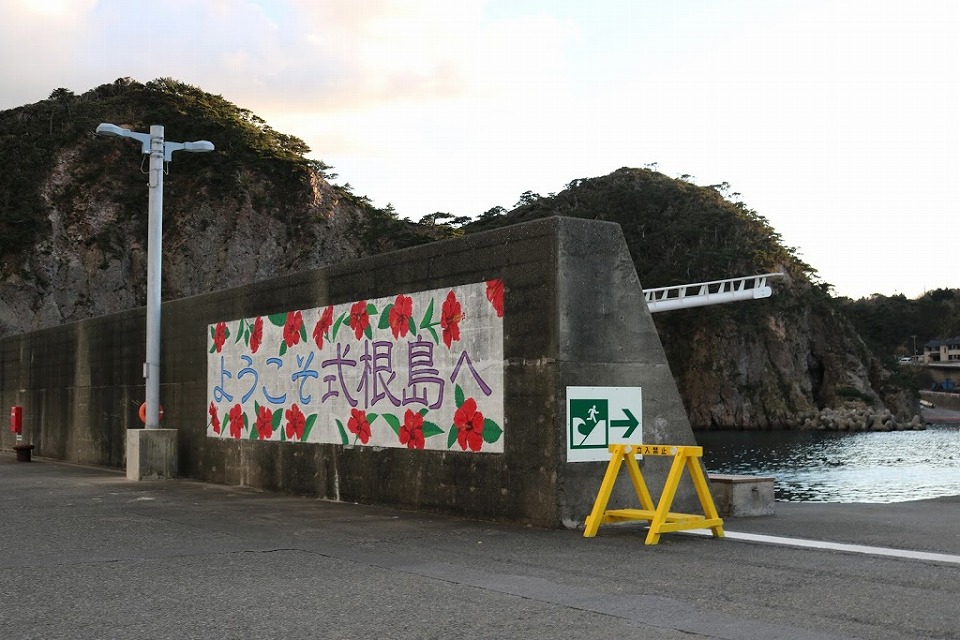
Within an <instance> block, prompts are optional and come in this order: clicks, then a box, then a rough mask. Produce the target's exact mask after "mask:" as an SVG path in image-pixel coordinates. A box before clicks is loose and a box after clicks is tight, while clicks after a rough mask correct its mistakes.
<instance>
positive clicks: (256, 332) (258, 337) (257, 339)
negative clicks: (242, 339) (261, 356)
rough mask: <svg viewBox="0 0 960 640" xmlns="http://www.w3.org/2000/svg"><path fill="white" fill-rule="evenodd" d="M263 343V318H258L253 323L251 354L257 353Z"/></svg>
mask: <svg viewBox="0 0 960 640" xmlns="http://www.w3.org/2000/svg"><path fill="white" fill-rule="evenodd" d="M262 343H263V318H261V317H260V316H257V319H256V320H254V321H253V330H252V331H251V332H250V353H256V352H257V350H258V349H260V345H261V344H262Z"/></svg>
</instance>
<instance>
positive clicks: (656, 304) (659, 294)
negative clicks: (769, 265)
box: [643, 273, 783, 313]
mask: <svg viewBox="0 0 960 640" xmlns="http://www.w3.org/2000/svg"><path fill="white" fill-rule="evenodd" d="M781 276H783V274H782V273H765V274H762V275H758V276H743V277H741V278H727V279H726V280H712V281H710V282H697V283H694V284H680V285H675V286H672V287H658V288H656V289H644V290H643V295H644V297H645V298H646V300H647V308H649V309H650V313H659V312H661V311H672V310H674V309H689V308H692V307H705V306H708V305H713V304H724V303H727V302H738V301H740V300H759V299H760V298H769V297H770V296H771V295H773V289H771V288H770V286H769V285H768V284H767V278H779V277H781Z"/></svg>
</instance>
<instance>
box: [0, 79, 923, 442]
mask: <svg viewBox="0 0 960 640" xmlns="http://www.w3.org/2000/svg"><path fill="white" fill-rule="evenodd" d="M100 122H112V123H115V124H118V125H120V126H124V127H127V128H130V129H132V130H136V131H147V130H148V129H149V126H150V125H151V124H156V123H163V124H164V125H165V127H166V135H167V136H168V137H169V138H170V139H173V140H177V141H187V140H195V139H211V140H215V141H216V145H217V152H216V153H212V154H187V153H181V154H177V155H175V156H174V161H173V162H172V163H171V164H170V165H169V167H168V169H169V174H168V176H167V177H166V179H165V188H164V206H163V209H164V240H163V246H164V259H163V285H162V286H163V297H164V298H165V299H172V298H179V297H185V296H190V295H194V294H197V293H202V292H206V291H212V290H217V289H223V288H229V287H235V286H239V285H243V284H246V283H249V282H252V281H256V280H261V279H266V278H270V277H273V276H277V275H282V274H285V273H289V272H293V271H298V270H303V269H310V268H314V267H318V266H322V265H325V264H331V263H335V262H338V261H341V260H347V259H352V258H356V257H360V256H364V255H370V254H373V253H377V252H382V251H387V250H391V249H395V248H399V247H403V246H409V245H412V244H418V243H422V242H427V241H430V240H432V239H436V238H438V237H444V236H447V235H450V234H453V233H464V232H466V233H470V232H474V231H479V230H483V229H486V228H492V227H497V226H503V225H506V224H513V223H516V222H520V221H523V220H527V219H532V218H537V217H543V216H548V215H571V216H579V217H587V218H596V219H603V220H612V221H615V222H618V223H620V225H621V226H622V228H623V230H624V234H625V236H626V239H627V243H628V245H629V247H630V250H631V252H632V255H633V258H634V262H635V264H636V266H637V272H638V274H639V276H640V280H641V282H642V283H643V285H644V287H646V288H650V287H657V286H666V285H670V284H680V283H688V282H697V281H706V280H715V279H720V278H725V277H731V276H738V275H751V274H755V273H767V272H772V271H778V272H781V273H783V274H784V278H782V279H780V280H779V281H778V283H777V284H775V288H776V293H775V295H774V297H773V298H772V299H768V300H762V301H752V302H747V303H737V304H733V305H728V306H725V307H712V308H705V309H700V310H687V311H675V312H668V313H664V314H658V315H657V316H655V320H656V323H657V326H658V329H659V331H660V334H661V338H662V341H663V343H664V346H665V348H666V350H667V354H668V357H669V359H670V363H671V367H672V369H673V372H674V375H675V377H676V378H677V382H678V385H679V388H680V391H681V395H682V396H683V398H684V401H685V402H686V405H687V409H688V412H689V415H690V419H691V422H692V423H693V424H694V425H696V426H700V427H712V428H774V427H780V426H807V427H818V426H822V427H827V428H868V427H869V428H878V427H881V426H884V425H886V426H887V427H889V426H891V425H892V424H894V422H895V421H893V420H892V419H891V418H889V416H888V413H885V412H889V411H890V410H892V411H893V413H894V414H896V415H897V418H898V420H899V421H900V422H901V423H906V422H907V421H908V420H909V419H910V417H911V416H912V411H911V405H910V402H909V400H908V399H907V398H905V397H904V396H903V395H902V394H901V393H900V392H899V390H898V389H896V388H895V387H893V386H892V385H890V383H889V374H888V373H887V372H885V371H884V370H883V368H882V367H880V366H879V364H878V363H877V361H876V360H875V359H873V357H872V356H871V354H870V353H869V351H868V350H867V349H866V347H865V346H864V344H863V342H862V341H861V340H860V339H859V337H858V336H857V334H856V332H855V331H854V330H853V329H852V327H851V325H850V324H849V322H847V321H846V319H845V317H844V316H843V314H842V313H841V312H839V311H838V307H837V305H836V304H835V303H834V301H833V300H832V299H831V298H830V297H829V295H828V294H827V292H826V287H825V286H823V285H817V284H815V283H814V282H812V281H811V274H812V273H813V270H812V269H811V268H810V267H809V266H808V265H806V264H804V263H803V262H802V261H800V260H798V259H797V258H796V256H795V255H794V253H793V252H792V251H791V250H790V249H789V248H785V247H784V246H783V245H782V244H781V243H780V239H779V236H778V235H777V234H776V232H775V231H774V230H773V229H772V228H771V227H770V226H769V225H768V224H767V222H766V220H764V219H763V218H762V217H761V216H759V215H757V214H756V213H755V212H753V211H751V210H749V209H748V208H747V207H746V206H745V205H743V204H742V203H739V202H735V201H734V200H735V198H733V197H731V196H729V195H728V194H727V193H726V186H725V185H714V186H713V187H699V186H696V185H693V184H690V183H689V182H686V181H684V180H675V179H671V178H668V177H667V176H664V175H662V174H660V173H657V172H655V171H651V170H649V169H621V170H619V171H617V172H615V173H613V174H611V175H609V176H604V177H601V178H592V179H582V180H574V181H573V182H571V183H570V185H568V188H567V189H565V190H564V191H563V192H561V193H560V194H557V195H556V196H552V197H549V198H541V197H539V196H537V195H536V194H525V204H523V205H522V206H520V207H518V208H517V209H515V210H513V211H510V212H504V211H498V210H491V211H490V212H488V214H485V215H484V216H482V217H481V219H480V220H477V221H475V222H473V223H471V224H468V225H466V226H465V227H463V228H462V229H454V228H453V226H455V225H450V224H435V223H436V220H433V221H432V222H433V224H415V223H411V222H409V221H406V220H398V219H397V218H396V216H395V215H394V214H393V213H392V211H390V210H389V208H388V209H387V210H381V209H377V208H375V207H373V206H371V204H370V202H369V200H367V199H366V198H364V197H358V196H355V195H354V194H352V193H351V191H350V189H349V188H347V187H338V186H334V185H332V184H331V183H330V182H329V180H328V178H330V176H329V174H328V171H327V170H328V169H329V167H326V166H325V165H324V164H323V163H321V162H316V161H311V160H307V159H305V155H304V154H305V153H307V152H308V151H309V150H308V149H307V148H306V145H304V144H303V142H302V141H300V140H299V139H297V138H294V137H292V136H288V135H284V134H281V133H279V132H276V131H274V130H273V129H271V128H270V127H269V126H268V125H267V124H266V123H265V122H264V121H262V120H261V119H259V118H257V117H256V116H255V115H254V114H252V113H250V112H249V111H247V110H245V109H242V108H239V107H237V106H235V105H233V104H231V103H229V102H227V101H226V100H224V99H223V98H221V97H220V96H215V95H211V94H208V93H205V92H203V91H202V90H200V89H198V88H195V87H191V86H189V85H184V84H182V83H179V82H176V81H173V80H169V79H162V80H155V81H152V82H148V83H146V84H141V83H138V82H135V81H132V80H129V79H120V80H117V81H116V82H114V83H111V84H107V85H102V86H100V87H97V88H96V89H93V90H91V91H88V92H86V93H84V94H82V95H75V94H73V93H72V92H70V91H68V90H66V89H58V90H56V91H54V92H53V94H52V95H51V97H50V98H49V99H48V100H44V101H41V102H39V103H36V104H33V105H27V106H24V107H20V108H18V109H13V110H9V111H4V112H0V166H2V167H3V168H4V171H3V172H0V258H2V271H0V335H4V334H10V333H16V332H22V331H28V330H32V329H37V328H41V327H46V326H51V325H56V324H59V323H63V322H70V321H74V320H79V319H82V318H86V317H92V316H98V315H102V314H107V313H111V312H115V311H119V310H122V309H128V308H132V307H137V306H142V305H143V304H145V288H146V275H145V274H146V212H147V189H146V176H145V175H143V174H142V170H143V168H144V162H145V157H144V156H143V155H142V153H141V150H140V147H139V145H137V144H136V143H134V142H132V141H130V140H123V139H116V138H112V139H110V138H108V139H103V138H98V137H96V136H94V135H93V131H94V129H95V128H96V126H97V124H99V123H100ZM837 410H839V411H841V414H840V416H839V418H836V419H834V417H835V413H833V412H835V411H837Z"/></svg>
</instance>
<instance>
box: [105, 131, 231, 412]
mask: <svg viewBox="0 0 960 640" xmlns="http://www.w3.org/2000/svg"><path fill="white" fill-rule="evenodd" d="M97 133H98V134H99V135H102V136H112V137H121V138H133V139H134V140H137V141H138V142H140V146H141V150H142V151H143V153H144V154H149V155H150V168H149V180H148V188H149V191H148V193H149V200H148V203H147V229H148V231H147V353H146V360H145V362H144V363H143V377H144V378H145V379H146V419H145V421H144V422H145V426H146V428H147V429H159V428H160V304H161V296H160V283H161V275H160V270H161V265H162V261H163V253H162V241H163V163H164V162H170V161H171V160H172V159H173V152H174V151H190V152H195V153H196V152H205V151H213V149H214V147H213V143H212V142H208V141H207V140H198V141H196V142H166V141H165V140H164V137H163V133H164V132H163V125H159V124H155V125H152V126H151V127H150V133H149V134H146V133H136V132H134V131H130V130H129V129H124V128H122V127H118V126H117V125H114V124H110V123H107V122H103V123H101V124H100V125H99V126H98V127H97Z"/></svg>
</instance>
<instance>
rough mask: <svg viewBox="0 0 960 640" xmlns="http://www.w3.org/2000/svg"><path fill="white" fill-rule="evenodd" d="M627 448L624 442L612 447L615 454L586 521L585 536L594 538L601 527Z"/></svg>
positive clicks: (611, 458) (611, 449)
mask: <svg viewBox="0 0 960 640" xmlns="http://www.w3.org/2000/svg"><path fill="white" fill-rule="evenodd" d="M625 449H626V445H622V444H619V445H615V446H613V447H610V451H611V453H612V454H613V455H612V456H611V457H610V464H608V465H607V472H606V473H605V474H604V475H603V482H602V483H601V484H600V491H599V492H597V501H596V502H594V503H593V511H591V512H590V515H589V516H587V521H586V522H585V523H584V524H585V527H584V529H583V537H584V538H592V537H593V536H595V535H597V529H599V528H600V521H601V520H602V519H603V512H604V511H606V509H607V502H609V501H610V494H611V493H612V492H613V485H614V483H615V482H616V481H617V474H618V473H619V472H620V465H621V463H622V462H623V458H624V455H625V453H624V450H625Z"/></svg>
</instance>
